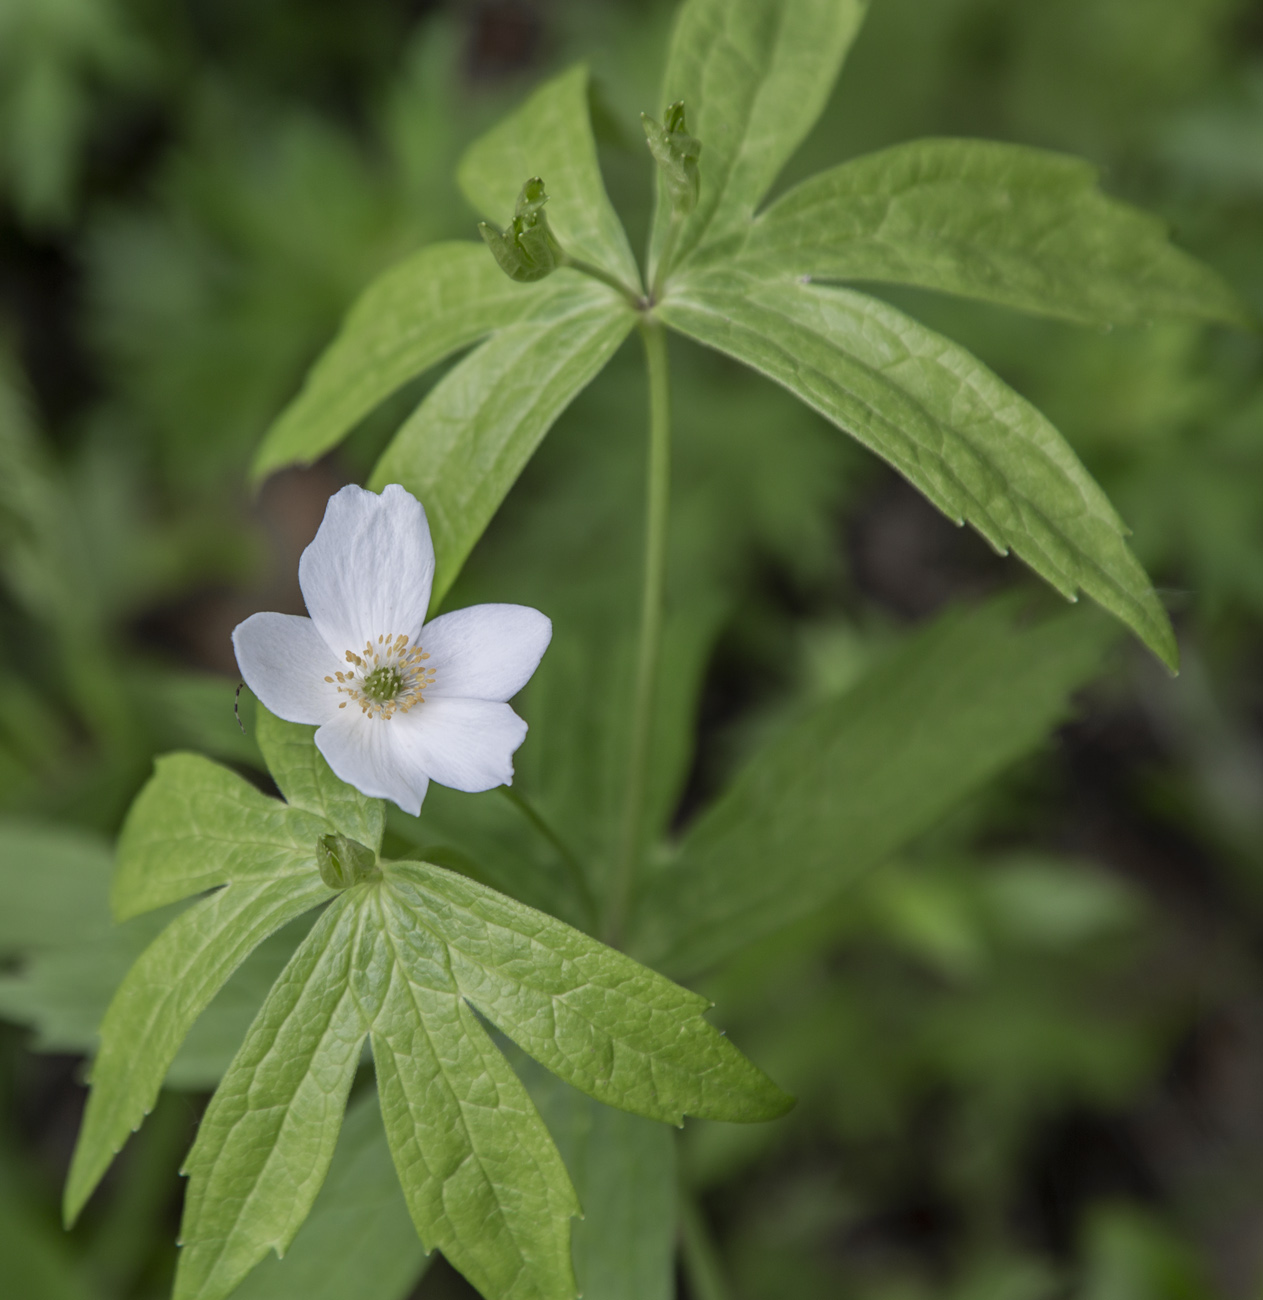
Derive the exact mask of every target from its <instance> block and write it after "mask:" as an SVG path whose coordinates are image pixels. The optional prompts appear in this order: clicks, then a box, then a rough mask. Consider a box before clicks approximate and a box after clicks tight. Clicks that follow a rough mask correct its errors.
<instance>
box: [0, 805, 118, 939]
mask: <svg viewBox="0 0 1263 1300" xmlns="http://www.w3.org/2000/svg"><path fill="white" fill-rule="evenodd" d="M113 866H114V855H113V853H112V851H111V850H110V847H109V845H108V844H107V843H106V842H105V841H104V840H103V839H101V838H100V837H99V836H95V835H91V834H89V833H88V832H86V831H75V830H71V829H69V828H62V827H55V826H48V825H40V824H39V823H36V822H23V821H17V820H7V819H6V820H4V821H0V952H4V953H21V952H32V951H36V950H39V949H42V948H57V947H62V946H68V945H71V944H76V943H83V942H85V941H87V940H90V939H93V938H95V937H96V936H97V935H98V934H100V933H101V932H102V930H103V929H105V928H108V926H109V916H110V912H109V890H110V872H111V871H112V869H113Z"/></svg>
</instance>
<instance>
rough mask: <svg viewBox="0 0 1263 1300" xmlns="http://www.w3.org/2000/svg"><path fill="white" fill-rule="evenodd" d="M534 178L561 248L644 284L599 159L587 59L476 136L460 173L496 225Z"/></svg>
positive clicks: (464, 186)
mask: <svg viewBox="0 0 1263 1300" xmlns="http://www.w3.org/2000/svg"><path fill="white" fill-rule="evenodd" d="M533 176H537V177H540V178H542V180H543V182H544V184H545V185H546V186H547V188H548V193H549V196H550V198H549V204H548V219H549V222H550V224H551V226H552V229H553V233H554V234H555V235H556V237H557V240H558V242H559V243H560V244H561V247H562V250H563V251H564V252H565V253H567V254H568V255H569V256H571V257H575V258H580V259H582V260H583V261H587V262H592V263H594V264H595V265H597V266H599V267H601V268H603V269H604V270H606V271H608V272H609V273H610V274H611V275H613V276H614V277H615V278H616V279H617V280H619V281H621V282H622V283H623V284H625V285H626V286H627V287H628V288H629V289H637V288H638V287H639V285H640V270H639V268H638V267H637V266H636V259H635V258H634V257H633V256H632V251H631V247H630V245H629V244H628V242H627V235H626V233H625V232H624V230H623V226H622V223H621V222H620V221H619V219H618V214H617V213H616V212H615V211H614V208H613V206H612V205H611V203H610V201H609V198H608V196H607V195H606V193H605V185H604V183H603V182H602V180H601V170H600V167H599V166H598V164H597V160H596V142H595V140H594V139H593V138H592V124H591V120H590V118H589V115H588V70H587V68H586V67H584V66H583V65H582V64H579V65H577V66H575V67H573V68H570V69H568V70H567V71H566V72H563V73H562V74H561V75H560V76H557V77H554V78H553V79H552V80H551V81H546V82H545V83H544V84H543V85H542V86H540V87H539V89H538V90H536V91H535V92H534V93H533V94H532V95H531V97H530V98H529V99H528V100H527V101H526V102H525V103H524V104H523V105H522V106H521V107H520V108H518V109H517V110H516V111H515V112H513V113H510V114H509V116H508V117H506V118H504V119H503V121H501V122H499V123H497V124H496V125H495V126H494V127H492V128H491V130H490V131H488V132H487V133H486V135H484V136H482V137H481V138H480V139H478V140H475V141H474V143H473V144H472V145H470V147H469V149H468V151H467V152H466V154H465V156H464V158H463V159H462V160H461V164H460V168H459V170H458V172H457V180H458V181H459V182H460V187H461V189H462V190H463V191H464V192H465V196H466V198H468V199H469V201H470V203H472V204H473V205H474V207H475V208H476V209H477V210H478V212H479V213H480V214H481V215H482V216H484V217H486V218H487V219H488V220H489V221H492V222H494V223H495V225H496V228H497V229H499V228H500V227H501V226H503V225H505V224H506V223H507V222H508V219H509V217H510V216H511V214H512V213H513V210H514V202H515V199H516V197H517V194H518V190H519V189H520V187H521V185H522V182H523V181H525V180H526V179H527V178H528V177H533ZM483 256H484V258H486V260H487V262H488V263H491V258H490V256H489V255H488V254H487V253H486V252H484V253H483Z"/></svg>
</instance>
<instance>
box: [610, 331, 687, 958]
mask: <svg viewBox="0 0 1263 1300" xmlns="http://www.w3.org/2000/svg"><path fill="white" fill-rule="evenodd" d="M640 336H641V338H642V339H643V340H644V344H645V362H646V365H647V367H648V371H649V472H648V480H649V481H648V491H647V493H646V503H645V570H644V585H643V587H642V589H641V600H640V642H639V646H638V648H637V654H636V686H635V692H636V693H635V697H634V702H633V705H632V728H631V744H630V747H629V749H628V756H627V774H626V778H625V781H626V794H625V796H624V801H623V824H622V834H621V836H620V839H619V846H618V856H617V857H616V859H615V861H614V875H613V879H612V881H611V887H610V895H609V900H608V908H607V911H606V915H605V927H604V931H605V941H606V942H607V943H609V944H613V945H617V944H618V943H620V942H621V941H622V938H623V927H624V925H625V924H626V921H627V909H628V905H629V904H630V902H631V897H632V889H633V887H634V885H635V883H636V871H637V868H638V867H639V866H640V857H641V852H642V848H643V845H642V843H641V840H642V836H643V824H644V819H645V801H646V798H647V795H648V790H649V745H650V741H651V739H652V734H653V713H654V701H655V697H656V695H657V688H658V656H659V652H660V650H661V644H662V606H663V595H664V592H665V589H666V574H667V519H668V515H669V506H670V494H671V396H670V390H669V387H668V371H667V340H666V333H665V331H664V330H663V328H662V326H661V325H659V324H658V323H657V322H656V321H654V320H652V319H648V318H646V319H645V320H643V321H642V322H641V326H640Z"/></svg>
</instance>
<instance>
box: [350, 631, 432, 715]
mask: <svg viewBox="0 0 1263 1300" xmlns="http://www.w3.org/2000/svg"><path fill="white" fill-rule="evenodd" d="M429 657H430V656H429V655H428V654H426V653H424V651H422V649H421V647H420V646H419V645H416V646H413V647H412V648H411V649H409V648H408V638H407V637H406V636H403V635H402V634H401V635H399V636H395V635H394V634H393V633H390V632H388V633H385V634H384V635H382V636H379V637H378V638H377V644H376V645H374V644H373V643H372V642H371V641H367V642H365V644H364V649H363V651H361V653H359V654H356V653H355V652H354V651H353V650H348V651H347V652H346V661H347V663H348V664H349V665H350V667H349V668H348V669H347V670H346V672H338V673H334V674H333V676H332V677H326V678H325V681H327V682H329V683H330V684H331V685H335V686H337V688H338V694H339V695H346V696H349V697H350V698H349V699H345V700H343V701H342V703H341V704H339V705H338V708H340V709H345V708H346V706H347V705H348V704H352V703H354V704H358V705H359V706H360V712H361V713H363V714H365V715H367V716H368V717H370V718H384V719H385V720H386V721H387V722H389V721H390V719H391V718H393V717H394V716H395V711H396V710H398V711H399V712H400V713H407V712H408V710H409V709H410V708H412V706H413V705H414V704H421V703H423V702H424V700H425V696H423V695H422V694H421V692H422V691H424V690H426V689H427V688H428V687H430V686H432V685H433V684H434V669H433V668H426V667H424V666H423V665H424V662H425V660H427V659H428V658H429Z"/></svg>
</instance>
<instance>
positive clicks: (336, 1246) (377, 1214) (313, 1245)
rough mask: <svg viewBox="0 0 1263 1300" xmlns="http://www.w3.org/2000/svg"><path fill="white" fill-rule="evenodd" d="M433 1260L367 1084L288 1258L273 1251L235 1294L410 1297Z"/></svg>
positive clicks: (311, 1299) (305, 1298)
mask: <svg viewBox="0 0 1263 1300" xmlns="http://www.w3.org/2000/svg"><path fill="white" fill-rule="evenodd" d="M426 1263H427V1261H426V1258H425V1247H424V1246H422V1244H421V1242H420V1241H418V1239H417V1233H416V1229H415V1228H414V1227H413V1226H412V1219H411V1218H410V1217H409V1215H408V1207H407V1205H406V1204H405V1203H404V1199H403V1195H402V1193H401V1192H400V1190H399V1179H398V1178H397V1177H396V1175H395V1166H394V1164H393V1163H392V1162H391V1159H390V1148H389V1146H387V1144H386V1134H385V1131H384V1130H383V1129H382V1121H381V1115H380V1114H379V1112H378V1107H377V1099H376V1098H375V1097H373V1096H372V1094H371V1093H370V1092H365V1093H363V1094H361V1095H360V1096H358V1097H357V1098H356V1099H354V1100H353V1101H352V1102H351V1105H350V1106H349V1107H348V1108H347V1112H346V1122H345V1123H344V1124H343V1125H342V1132H341V1133H340V1134H339V1136H338V1145H337V1148H336V1150H335V1151H334V1153H333V1160H332V1162H331V1163H330V1165H329V1176H328V1178H326V1179H325V1184H324V1186H323V1187H322V1188H321V1189H320V1195H319V1196H317V1197H316V1200H315V1204H314V1205H313V1206H312V1209H311V1214H310V1215H309V1216H308V1217H307V1220H306V1222H305V1223H304V1224H303V1226H302V1227H301V1228H300V1229H299V1231H298V1235H297V1236H296V1237H295V1238H294V1240H293V1242H292V1243H291V1245H290V1247H289V1249H288V1250H287V1251H286V1252H285V1258H284V1259H265V1260H264V1261H263V1262H262V1263H261V1264H260V1265H259V1266H258V1267H257V1268H256V1269H255V1270H254V1271H253V1272H252V1273H251V1274H250V1276H249V1277H247V1278H246V1280H245V1281H244V1282H243V1283H242V1284H241V1286H240V1287H238V1288H237V1290H236V1291H234V1292H233V1300H348V1297H354V1300H404V1297H405V1296H408V1295H410V1294H411V1293H412V1290H413V1288H414V1286H415V1284H416V1282H417V1279H418V1278H419V1277H420V1276H421V1275H422V1274H423V1273H424V1272H425V1268H426Z"/></svg>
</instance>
